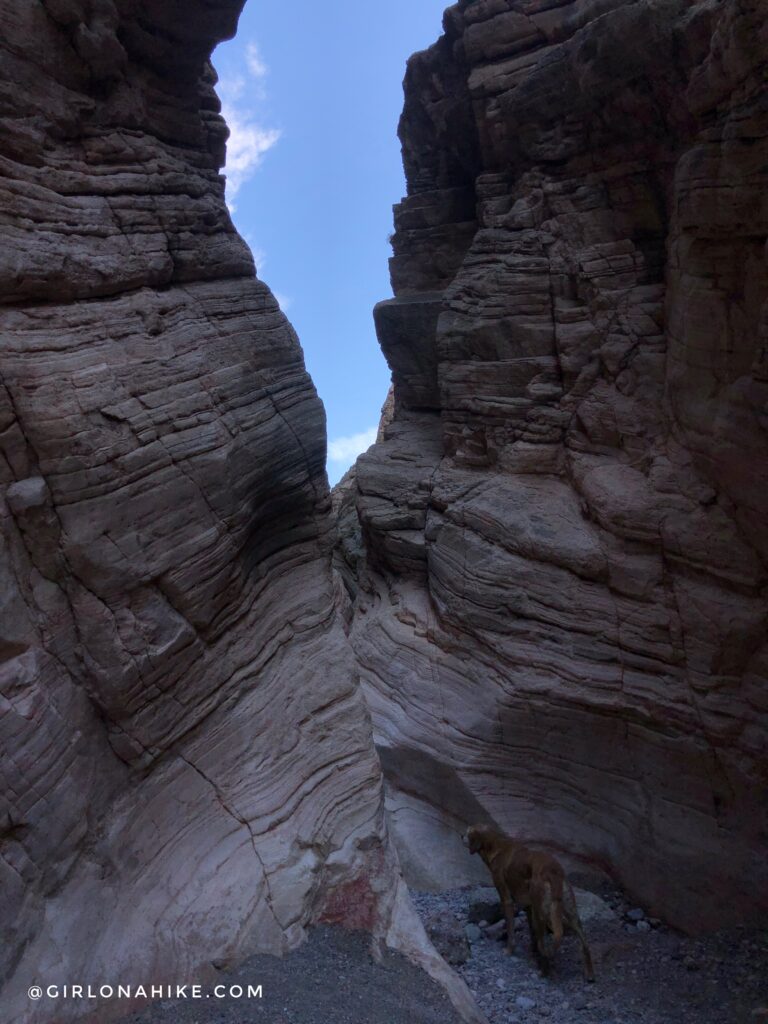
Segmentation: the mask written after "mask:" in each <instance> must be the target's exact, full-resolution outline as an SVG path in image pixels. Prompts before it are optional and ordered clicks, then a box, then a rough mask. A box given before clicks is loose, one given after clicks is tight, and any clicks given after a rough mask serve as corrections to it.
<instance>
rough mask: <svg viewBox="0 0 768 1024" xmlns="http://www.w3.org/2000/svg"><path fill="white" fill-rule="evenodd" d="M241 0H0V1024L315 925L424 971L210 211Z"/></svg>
mask: <svg viewBox="0 0 768 1024" xmlns="http://www.w3.org/2000/svg"><path fill="white" fill-rule="evenodd" d="M242 2H243V0H217V2H215V3H212V2H209V0H183V2H181V0H178V2H177V0H171V2H166V0H114V2H113V0H1V2H0V20H1V21H2V24H3V39H2V47H1V49H2V62H1V63H0V133H1V136H2V147H0V170H1V173H2V178H0V193H1V198H0V222H1V223H2V238H3V245H2V247H1V248H0V303H1V305H0V331H1V332H2V345H3V355H2V376H1V378H0V515H1V516H2V533H1V534H0V545H1V548H0V572H1V573H2V602H3V614H2V629H1V633H0V656H1V658H2V664H0V695H1V696H0V766H1V770H2V779H3V787H2V790H3V796H2V804H1V805H0V891H1V892H2V907H3V911H2V926H3V941H2V942H1V943H0V982H2V983H3V987H2V989H1V990H0V1003H1V1004H2V1011H3V1012H2V1019H3V1021H7V1022H20V1021H24V1022H34V1021H50V1020H52V1019H56V1020H63V1019H70V1018H74V1017H79V1016H82V1015H83V1014H85V1013H86V1012H87V1011H88V1009H92V1008H93V1004H89V1003H88V1002H87V1001H85V1002H82V1001H78V1000H70V1001H67V1002H66V1003H64V1002H52V1001H50V1000H46V999H43V1000H42V1001H40V1002H38V1003H32V1002H30V1000H28V998H27V987H28V986H29V985H31V984H32V983H40V984H45V985H58V986H62V985H64V984H73V983H82V984H89V983H92V984H94V985H97V986H98V985H99V984H102V983H105V982H108V983H110V984H113V985H114V984H118V983H121V984H132V985H134V986H135V985H137V984H140V983H141V984H145V985H149V984H150V983H152V982H158V981H165V982H173V983H177V982H181V981H184V980H186V981H189V980H190V978H193V979H194V980H197V981H205V979H206V977H207V974H206V971H208V972H209V973H210V972H211V971H212V970H213V968H212V966H211V964H212V963H215V964H217V965H218V966H219V967H220V966H222V965H227V964H231V963H232V962H234V961H236V960H237V959H238V958H239V957H241V956H243V955H245V954H247V953H251V952H273V953H274V952H277V953H279V952H282V951H285V950H287V949H289V948H292V947H294V946H295V945H296V944H297V943H298V942H299V941H300V940H301V938H302V937H303V935H304V934H305V928H306V926H308V925H309V924H311V923H313V922H318V921H327V922H329V923H335V924H341V925H344V926H345V927H351V928H361V929H367V930H369V931H374V932H376V933H378V934H379V935H381V936H382V937H388V938H389V939H391V941H392V943H393V944H395V945H398V946H399V947H400V948H402V949H405V950H406V951H408V952H411V953H413V955H414V956H415V957H416V958H417V959H419V958H420V959H421V962H423V963H424V964H425V965H426V966H427V967H428V969H430V970H432V971H433V973H437V974H439V973H440V971H441V970H444V965H442V966H441V964H440V963H439V962H438V961H437V959H436V958H435V956H434V953H433V952H432V951H431V950H430V949H429V947H428V943H426V941H424V940H423V932H422V931H421V926H420V924H418V921H417V922H416V926H415V927H413V928H411V929H410V932H409V933H408V934H407V935H406V934H400V932H401V931H402V922H403V920H405V917H406V916H407V907H405V904H404V893H403V890H402V888H401V887H400V885H399V884H398V882H397V872H396V866H395V864H394V863H393V857H392V855H391V852H390V851H389V849H388V847H387V844H386V842H385V829H384V825H383V811H382V804H381V777H380V769H379V766H378V763H377V760H376V756H375V752H374V748H373V743H372V740H371V731H370V718H369V716H368V713H367V711H366V709H365V706H364V704H363V701H362V698H361V695H360V692H359V688H358V686H357V678H356V672H355V669H354V665H353V662H352V658H351V653H350V649H349V644H348V642H347V640H346V637H345V635H344V631H343V628H342V622H341V618H340V616H339V614H338V612H337V601H336V596H337V592H338V587H337V585H336V584H335V583H334V581H333V577H332V574H331V572H330V552H331V540H330V522H331V520H330V517H329V510H330V500H329V494H328V488H327V482H326V477H325V470H324V462H325V423H324V416H323V411H322V406H321V404H320V402H319V400H318V398H317V395H316V394H315V391H314V388H313V385H312V382H311V381H310V379H309V377H308V375H307V373H306V371H305V368H304V364H303V360H302V355H301V350H300V347H299V345H298V342H297V339H296V336H295V334H294V332H293V330H292V328H291V327H290V325H289V324H288V322H287V321H286V319H285V317H284V316H283V315H282V313H281V312H280V309H279V307H278V304H277V302H276V301H275V299H274V297H273V296H272V294H271V293H270V291H269V289H268V288H267V287H266V286H265V285H264V284H262V283H261V282H260V281H258V280H256V278H255V274H254V267H253V261H252V258H251V255H250V253H249V251H248V249H247V247H246V245H245V244H244V242H243V241H242V240H241V239H240V238H239V237H238V235H237V234H236V233H235V230H234V228H233V226H232V223H231V221H230V219H229V215H228V213H227V209H226V206H225V203H224V195H223V179H222V178H221V177H220V176H219V168H220V166H221V165H222V163H223V157H224V144H225V139H226V126H225V125H224V122H223V120H222V119H221V117H220V114H219V103H218V100H217V98H216V95H215V92H214V84H215V75H214V73H213V71H212V68H211V66H210V64H209V62H208V58H209V56H210V53H211V50H212V48H213V47H214V45H215V44H216V43H217V42H218V41H219V40H221V39H223V38H225V37H227V36H230V35H232V34H233V32H234V31H235V27H236V22H237V17H238V15H239V12H240V8H241V6H242ZM399 930H400V931H399ZM414 951H415V952H414ZM454 987H455V989H456V991H457V992H459V997H458V998H459V1002H460V1001H461V998H463V997H462V995H461V993H462V992H464V991H465V990H463V989H462V986H461V985H460V984H459V983H458V982H455V986H454ZM455 994H456V993H455V992H454V995H455ZM128 1009H130V1004H126V1003H125V1002H122V1003H118V1002H117V1001H116V1000H112V1001H111V1002H109V1003H107V1004H105V1005H104V1006H102V1007H101V1008H99V1009H98V1010H97V1011H96V1017H97V1019H98V1020H99V1021H100V1022H101V1021H105V1020H107V1019H109V1018H110V1017H111V1016H112V1015H114V1014H119V1013H120V1012H126V1011H127V1010H128Z"/></svg>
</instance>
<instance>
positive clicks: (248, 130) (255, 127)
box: [222, 102, 281, 202]
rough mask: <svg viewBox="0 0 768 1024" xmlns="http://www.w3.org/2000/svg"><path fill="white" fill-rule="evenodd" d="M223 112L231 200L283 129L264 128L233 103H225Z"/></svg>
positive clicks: (226, 172)
mask: <svg viewBox="0 0 768 1024" xmlns="http://www.w3.org/2000/svg"><path fill="white" fill-rule="evenodd" d="M222 113H223V115H224V117H225V119H226V122H227V124H228V125H229V133H230V134H229V140H228V141H227V162H226V165H225V167H224V173H225V174H226V176H227V198H228V199H229V200H230V202H231V200H232V199H233V198H234V197H235V196H236V195H237V193H238V192H239V191H240V189H241V188H242V187H243V185H244V184H245V183H246V181H248V179H249V178H251V177H253V174H254V172H255V171H256V169H257V168H258V167H259V165H260V164H261V162H262V160H263V159H264V154H265V153H268V152H269V151H270V149H272V147H273V146H274V145H275V143H276V142H277V141H278V139H279V138H280V135H281V132H280V131H279V130H278V129H276V128H262V126H261V125H259V124H257V123H256V122H255V121H252V120H251V119H250V117H249V115H248V114H247V113H244V112H243V111H242V110H240V109H239V108H238V107H236V106H234V105H233V104H231V103H227V102H223V103H222Z"/></svg>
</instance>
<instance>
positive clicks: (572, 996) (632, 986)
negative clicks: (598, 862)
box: [130, 887, 768, 1024]
mask: <svg viewBox="0 0 768 1024" xmlns="http://www.w3.org/2000/svg"><path fill="white" fill-rule="evenodd" d="M492 895H493V894H492V891H491V890H488V889H487V888H483V887H473V888H466V889H453V890H450V891H447V892H442V893H414V894H413V899H414V902H415V904H416V907H417V909H418V911H419V913H420V915H421V916H422V919H423V920H424V923H425V925H426V926H427V929H428V931H430V933H431V934H433V937H434V941H435V943H436V945H437V946H438V948H439V949H440V950H441V952H443V953H444V955H446V956H447V957H448V958H449V959H453V960H456V959H458V960H464V962H463V963H455V964H454V966H455V967H456V970H457V971H458V973H459V974H460V975H461V976H462V977H463V978H464V980H465V981H466V983H467V985H468V986H469V988H470V989H471V991H472V992H473V994H474V995H475V997H476V999H477V1001H478V1004H479V1005H480V1007H481V1008H482V1010H483V1012H484V1013H485V1014H486V1015H487V1017H488V1021H489V1024H763V1022H765V1021H768V1009H766V1007H768V931H762V932H757V933H756V932H753V931H752V932H750V931H747V930H746V929H741V930H737V931H735V932H721V933H719V934H716V935H711V936H708V937H707V938H703V939H693V938H688V937H686V936H683V935H681V934H679V933H678V932H675V931H673V930H672V929H670V928H667V927H665V926H664V925H663V924H657V923H656V922H655V921H654V923H653V924H651V923H650V920H652V919H650V920H649V919H648V918H645V917H643V918H642V919H641V924H640V926H639V927H638V925H637V924H636V923H633V922H632V921H631V917H632V915H633V914H637V913H639V912H640V908H633V907H632V906H631V904H629V903H627V902H626V900H625V899H624V898H623V896H622V894H621V893H619V892H617V891H615V890H603V891H601V892H600V893H599V896H598V894H595V895H596V896H598V898H594V897H592V898H590V899H591V902H590V909H589V912H588V913H586V914H584V917H585V929H586V932H587V935H588V938H589V942H590V946H591V949H592V955H593V958H594V961H595V972H596V975H597V980H596V982H595V983H594V984H588V983H587V982H586V981H585V980H584V978H583V974H582V967H581V958H580V954H579V950H578V945H577V943H576V940H575V939H573V938H572V937H567V938H566V939H565V940H564V943H563V947H562V949H561V950H560V953H559V956H558V959H557V962H556V966H555V970H554V972H553V974H552V977H551V978H550V979H548V980H545V979H543V978H541V977H540V975H539V973H538V971H537V970H536V967H535V965H534V962H533V959H532V956H531V950H530V943H529V939H528V932H527V925H526V924H525V922H524V920H519V921H518V927H517V954H516V955H515V956H512V957H510V956H508V955H507V954H506V953H505V951H504V943H503V942H502V941H499V940H498V939H493V938H490V937H488V936H487V935H486V934H485V930H484V929H482V928H479V927H477V925H476V924H475V923H474V922H473V921H471V920H470V918H473V917H474V918H477V916H478V912H477V908H478V907H482V906H483V904H484V901H488V900H489V898H491V899H492ZM588 898H589V897H588ZM468 933H469V935H468ZM464 958H466V959H464ZM221 979H222V982H223V983H224V984H227V985H237V984H239V985H243V986H246V985H248V984H251V985H258V984H261V985H263V989H264V997H263V999H262V1000H260V1001H259V1000H251V1001H247V1000H244V999H234V998H229V999H223V1000H218V999H217V1000H215V1001H213V1000H211V1001H210V1002H209V1001H204V1002H202V1003H201V1002H192V1001H185V1002H165V1003H159V1004H156V1005H155V1006H153V1007H151V1008H150V1009H148V1010H146V1011H144V1012H142V1013H141V1014H139V1015H137V1016H135V1017H133V1018H131V1021H130V1024H458V1018H457V1017H456V1014H455V1012H454V1011H453V1009H452V1008H451V1006H450V1004H449V1003H448V1001H447V999H446V998H445V997H444V996H443V994H442V992H441V991H440V990H439V989H438V988H437V986H436V985H435V984H434V983H433V982H431V981H430V980H429V979H428V978H427V977H426V975H424V974H423V973H422V972H421V971H420V970H418V969H417V968H415V967H413V966H412V965H411V964H409V963H408V962H407V961H406V960H405V959H404V958H403V957H401V956H399V955H396V954H392V953H386V954H385V956H384V958H383V961H382V962H381V963H376V962H375V961H374V960H373V958H372V957H371V955H370V941H369V939H368V937H367V936H365V935H362V934H360V933H348V932H342V931H338V930H336V929H331V928H321V929H318V930H316V931H314V932H313V933H312V936H311V938H310V940H309V941H308V942H307V943H305V945H304V946H302V947H301V948H300V949H298V950H297V951H296V952H294V953H291V954H290V955H289V956H288V957H286V958H284V959H282V960H280V959H277V958H275V957H269V956H257V957H253V958H251V959H250V960H248V961H247V962H246V963H244V964H243V965H242V966H241V967H239V968H238V969H237V970H235V971H232V972H227V973H222V976H221Z"/></svg>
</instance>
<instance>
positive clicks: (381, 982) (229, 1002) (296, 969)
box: [128, 928, 460, 1024]
mask: <svg viewBox="0 0 768 1024" xmlns="http://www.w3.org/2000/svg"><path fill="white" fill-rule="evenodd" d="M370 950H371V937H370V935H368V934H365V933H362V932H344V931H341V930H340V929H336V928H317V929H315V930H313V931H312V932H311V934H310V937H309V939H308V940H307V942H305V943H304V945H303V946H301V947H300V948H299V949H297V950H295V951H294V952H293V953H290V954H288V956H286V957H283V958H282V959H280V958H278V957H273V956H255V957H251V958H250V959H249V960H247V961H245V963H243V964H242V965H241V966H240V967H238V968H237V969H235V970H232V971H222V972H220V978H219V981H217V982H214V983H213V984H214V985H219V984H221V985H223V986H224V988H225V990H226V991H229V990H230V989H231V988H232V987H233V986H235V987H237V986H241V987H242V988H243V989H244V992H246V993H247V986H248V985H251V986H252V987H253V988H257V987H258V986H259V985H261V986H262V988H263V996H262V998H261V999H258V998H251V999H248V998H246V997H245V996H244V997H226V998H222V999H217V998H215V997H214V995H213V994H212V992H211V991H210V990H211V988H212V987H213V986H209V985H202V986H201V987H202V990H203V992H204V993H205V994H204V995H203V998H201V999H195V1000H193V999H184V1000H166V1001H164V1002H157V1003H154V1004H153V1005H152V1006H151V1007H149V1008H148V1009H146V1010H144V1011H142V1012H141V1013H140V1014H137V1015H134V1016H132V1017H131V1018H130V1020H129V1022H128V1024H460V1021H459V1018H458V1017H457V1016H456V1013H455V1011H454V1010H453V1008H452V1006H451V1004H450V1002H449V1001H448V998H447V997H446V996H445V994H444V993H443V991H442V989H440V988H439V987H438V986H437V985H436V984H435V983H434V982H433V981H432V980H431V979H430V978H428V977H427V975H426V974H424V972H423V971H422V970H420V969H419V968H418V967H415V966H414V965H413V964H411V963H410V962H409V961H408V960H406V959H405V958H404V957H402V956H400V955H398V954H396V953H391V952H389V951H385V952H384V953H383V956H382V957H381V962H380V963H379V962H376V961H375V960H374V959H373V957H372V956H371V952H370Z"/></svg>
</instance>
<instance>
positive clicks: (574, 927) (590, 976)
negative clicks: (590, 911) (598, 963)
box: [566, 913, 595, 981]
mask: <svg viewBox="0 0 768 1024" xmlns="http://www.w3.org/2000/svg"><path fill="white" fill-rule="evenodd" d="M566 925H567V927H568V930H569V931H571V932H573V934H574V935H575V936H577V938H578V940H579V942H580V943H581V959H582V960H583V961H584V977H585V978H586V979H587V981H594V980H595V969H594V967H593V966H592V954H591V953H590V951H589V946H588V945H587V937H586V935H585V934H584V929H583V927H582V924H581V921H580V920H579V916H578V914H573V913H572V914H568V917H567V920H566Z"/></svg>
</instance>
